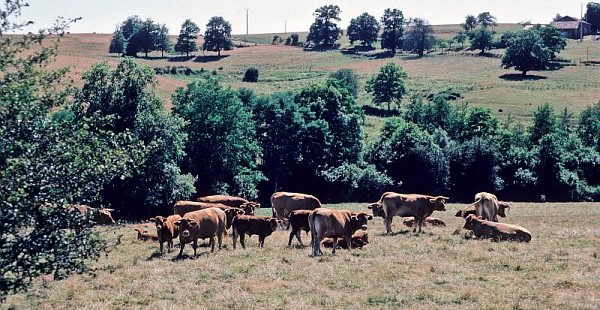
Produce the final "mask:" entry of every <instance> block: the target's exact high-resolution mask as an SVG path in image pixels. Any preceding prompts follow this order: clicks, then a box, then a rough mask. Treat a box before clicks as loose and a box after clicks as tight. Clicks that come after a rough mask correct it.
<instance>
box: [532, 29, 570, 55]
mask: <svg viewBox="0 0 600 310" xmlns="http://www.w3.org/2000/svg"><path fill="white" fill-rule="evenodd" d="M531 30H533V31H537V32H538V33H539V34H540V36H541V37H542V41H543V42H544V45H545V46H546V47H547V48H548V49H549V50H550V51H551V52H552V59H554V58H556V53H559V52H560V51H562V50H564V49H565V47H566V46H567V40H566V39H565V37H564V36H563V35H562V33H561V32H560V31H559V30H558V29H556V27H554V26H552V25H546V26H545V27H541V26H540V25H536V26H535V27H534V28H533V29H531Z"/></svg>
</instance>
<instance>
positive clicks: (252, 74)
mask: <svg viewBox="0 0 600 310" xmlns="http://www.w3.org/2000/svg"><path fill="white" fill-rule="evenodd" d="M242 82H251V83H254V82H258V68H256V67H250V68H248V69H246V73H244V78H243V79H242Z"/></svg>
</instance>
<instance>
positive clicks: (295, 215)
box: [288, 210, 312, 246]
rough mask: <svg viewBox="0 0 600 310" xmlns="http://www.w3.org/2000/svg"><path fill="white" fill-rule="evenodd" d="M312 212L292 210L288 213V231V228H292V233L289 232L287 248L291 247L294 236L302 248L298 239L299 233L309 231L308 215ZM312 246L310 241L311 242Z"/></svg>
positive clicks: (300, 239) (299, 238)
mask: <svg viewBox="0 0 600 310" xmlns="http://www.w3.org/2000/svg"><path fill="white" fill-rule="evenodd" d="M311 212H312V210H294V211H292V212H291V213H290V219H289V221H288V229H289V228H290V226H291V227H292V231H291V232H290V239H289V241H288V246H291V245H292V239H293V238H294V236H296V239H298V242H300V246H304V244H303V243H302V238H301V237H300V235H301V231H302V230H304V231H305V232H307V233H308V232H309V231H310V226H309V225H308V215H309V214H310V213H311ZM311 244H312V240H311Z"/></svg>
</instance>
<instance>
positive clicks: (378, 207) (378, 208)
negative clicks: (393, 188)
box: [367, 192, 394, 219]
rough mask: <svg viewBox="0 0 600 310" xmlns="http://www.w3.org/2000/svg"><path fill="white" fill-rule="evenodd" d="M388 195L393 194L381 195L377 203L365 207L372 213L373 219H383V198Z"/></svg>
mask: <svg viewBox="0 0 600 310" xmlns="http://www.w3.org/2000/svg"><path fill="white" fill-rule="evenodd" d="M388 194H394V192H385V193H383V195H381V198H379V201H377V202H374V203H370V204H369V206H368V207H367V208H369V209H370V210H371V211H372V212H373V217H381V218H383V219H385V212H383V197H385V196H387V195H388Z"/></svg>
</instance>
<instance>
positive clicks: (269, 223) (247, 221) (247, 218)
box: [232, 215, 280, 249]
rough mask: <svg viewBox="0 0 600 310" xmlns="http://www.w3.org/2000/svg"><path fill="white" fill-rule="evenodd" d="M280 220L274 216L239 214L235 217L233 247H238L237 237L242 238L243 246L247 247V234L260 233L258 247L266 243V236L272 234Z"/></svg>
mask: <svg viewBox="0 0 600 310" xmlns="http://www.w3.org/2000/svg"><path fill="white" fill-rule="evenodd" d="M279 222H280V221H279V220H277V219H276V218H274V217H266V216H254V215H237V216H236V217H234V218H233V225H232V226H233V235H232V238H233V249H235V247H236V242H237V238H238V236H239V238H240V244H241V245H242V248H244V249H245V248H246V243H245V237H246V235H248V236H252V235H258V247H260V248H262V247H264V245H265V238H266V237H268V236H270V235H271V234H272V233H273V232H274V231H275V230H276V229H277V225H278V224H279Z"/></svg>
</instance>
